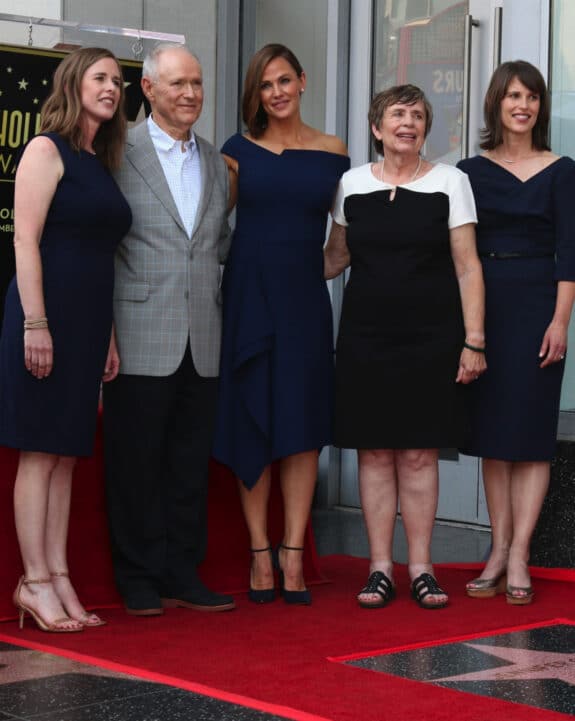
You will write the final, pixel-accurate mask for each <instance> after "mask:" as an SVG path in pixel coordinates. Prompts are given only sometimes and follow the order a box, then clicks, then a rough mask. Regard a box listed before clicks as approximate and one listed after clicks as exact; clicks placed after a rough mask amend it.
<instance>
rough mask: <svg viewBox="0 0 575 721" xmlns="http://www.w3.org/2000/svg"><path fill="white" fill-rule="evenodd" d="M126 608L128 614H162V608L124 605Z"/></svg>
mask: <svg viewBox="0 0 575 721" xmlns="http://www.w3.org/2000/svg"><path fill="white" fill-rule="evenodd" d="M124 608H125V609H126V613H128V614H130V616H163V615H164V609H163V608H130V607H129V606H124Z"/></svg>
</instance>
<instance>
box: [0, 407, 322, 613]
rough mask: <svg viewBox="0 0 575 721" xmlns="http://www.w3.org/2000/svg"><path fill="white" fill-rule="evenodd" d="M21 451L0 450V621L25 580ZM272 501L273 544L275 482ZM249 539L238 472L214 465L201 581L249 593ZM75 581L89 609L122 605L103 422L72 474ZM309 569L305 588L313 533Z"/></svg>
mask: <svg viewBox="0 0 575 721" xmlns="http://www.w3.org/2000/svg"><path fill="white" fill-rule="evenodd" d="M17 464H18V451H15V450H13V449H10V448H3V447H0V620H5V619H8V618H15V616H16V610H15V608H14V606H13V604H12V593H13V591H14V588H15V587H16V584H17V582H18V578H19V576H20V575H21V574H22V563H21V560H20V553H19V551H18V543H17V540H16V530H15V528H14V514H13V503H12V491H13V488H14V478H15V476H16V468H17ZM274 480H276V482H275V483H272V497H271V499H270V524H269V529H270V541H271V542H272V543H273V544H277V543H279V542H280V541H281V536H282V531H283V520H282V517H283V512H282V502H281V495H280V493H279V488H278V483H277V478H275V479H274ZM249 546H250V544H249V537H248V534H247V531H246V528H245V524H244V519H243V516H242V511H241V508H240V500H239V494H238V489H237V483H236V480H235V478H234V476H233V474H232V473H231V472H230V471H229V470H228V469H227V468H226V467H225V466H222V465H220V464H218V463H216V462H215V461H214V462H212V464H211V467H210V488H209V494H208V553H207V556H206V560H205V561H204V563H203V564H202V565H201V567H200V575H201V576H202V578H203V580H204V582H205V583H206V584H207V585H208V586H209V587H210V588H212V589H213V590H214V591H222V592H229V593H239V592H242V591H247V587H248V579H249V565H250V553H249ZM68 561H69V567H70V575H71V577H72V580H73V582H74V585H75V587H76V589H77V591H78V595H79V596H80V598H81V599H82V601H83V602H84V604H85V605H86V606H87V607H89V608H105V607H107V606H114V605H118V604H119V603H121V599H120V597H119V595H118V593H117V591H116V589H115V586H114V579H113V572H112V562H111V557H110V543H109V538H108V526H107V519H106V499H105V491H104V468H103V457H102V434H101V419H100V424H99V427H98V433H97V436H96V444H95V450H94V456H93V457H92V458H89V459H80V460H79V461H78V464H77V466H76V471H75V473H74V484H73V490H72V510H71V513H70V531H69V536H68ZM304 571H305V577H306V581H307V583H310V584H313V583H317V582H319V581H321V580H322V576H321V574H320V571H319V566H318V558H317V553H316V550H315V545H314V541H313V534H312V532H311V527H310V528H308V531H307V538H306V552H305V554H304Z"/></svg>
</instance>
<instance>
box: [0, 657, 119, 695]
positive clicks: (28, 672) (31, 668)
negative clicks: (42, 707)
mask: <svg viewBox="0 0 575 721" xmlns="http://www.w3.org/2000/svg"><path fill="white" fill-rule="evenodd" d="M0 666H1V667H2V675H3V676H4V679H3V683H8V679H9V682H10V683H14V682H17V681H31V680H32V679H36V678H53V677H54V676H59V675H60V674H69V673H88V674H89V675H90V676H105V677H111V678H114V677H124V678H126V676H125V674H119V673H115V672H114V671H108V670H106V669H103V668H98V667H97V666H88V665H86V664H83V663H79V662H78V661H72V660H70V659H67V658H63V657H61V656H53V655H52V654H46V653H42V652H40V651H30V650H28V649H20V648H18V649H17V650H7V651H4V650H2V649H0ZM0 687H1V686H0Z"/></svg>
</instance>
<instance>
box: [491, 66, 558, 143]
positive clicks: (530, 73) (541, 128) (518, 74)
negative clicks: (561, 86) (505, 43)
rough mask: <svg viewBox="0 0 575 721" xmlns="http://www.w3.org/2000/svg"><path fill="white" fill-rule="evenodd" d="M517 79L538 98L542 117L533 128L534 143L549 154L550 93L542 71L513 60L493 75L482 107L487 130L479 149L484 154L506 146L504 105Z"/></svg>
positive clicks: (539, 116) (538, 118)
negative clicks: (502, 113)
mask: <svg viewBox="0 0 575 721" xmlns="http://www.w3.org/2000/svg"><path fill="white" fill-rule="evenodd" d="M516 78H517V80H519V82H520V83H523V85H525V87H526V88H529V90H531V92H532V93H536V94H537V95H539V100H540V105H539V114H538V115H537V121H536V122H535V126H534V127H533V134H532V143H533V145H534V147H535V148H537V150H550V149H551V148H550V145H549V115H550V103H549V92H548V90H547V86H546V85H545V80H544V79H543V76H542V75H541V73H540V72H539V70H538V69H537V68H536V67H535V66H534V65H531V63H528V62H527V61H526V60H511V61H509V62H506V63H502V64H501V65H500V66H499V67H498V68H497V69H496V70H495V72H494V73H493V76H492V77H491V81H490V83H489V87H488V88H487V93H486V94H485V102H484V104H483V116H484V120H485V127H484V128H482V129H481V131H480V135H481V143H480V144H479V147H480V148H482V149H483V150H493V149H494V148H496V147H497V146H498V145H501V143H502V142H503V125H502V123H501V101H502V100H503V98H504V97H505V93H506V92H507V89H508V88H509V85H510V84H511V82H512V81H513V80H515V79H516Z"/></svg>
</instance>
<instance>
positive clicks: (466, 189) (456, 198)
mask: <svg viewBox="0 0 575 721" xmlns="http://www.w3.org/2000/svg"><path fill="white" fill-rule="evenodd" d="M452 170H453V171H455V173H454V175H453V179H450V181H451V182H450V183H449V229H450V230H451V228H457V227H459V226H460V225H465V224H466V223H477V211H476V209H475V198H474V197H473V191H472V190H471V183H470V182H469V178H468V177H467V175H466V174H465V173H464V172H463V171H461V170H459V169H458V168H453V169H452Z"/></svg>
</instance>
